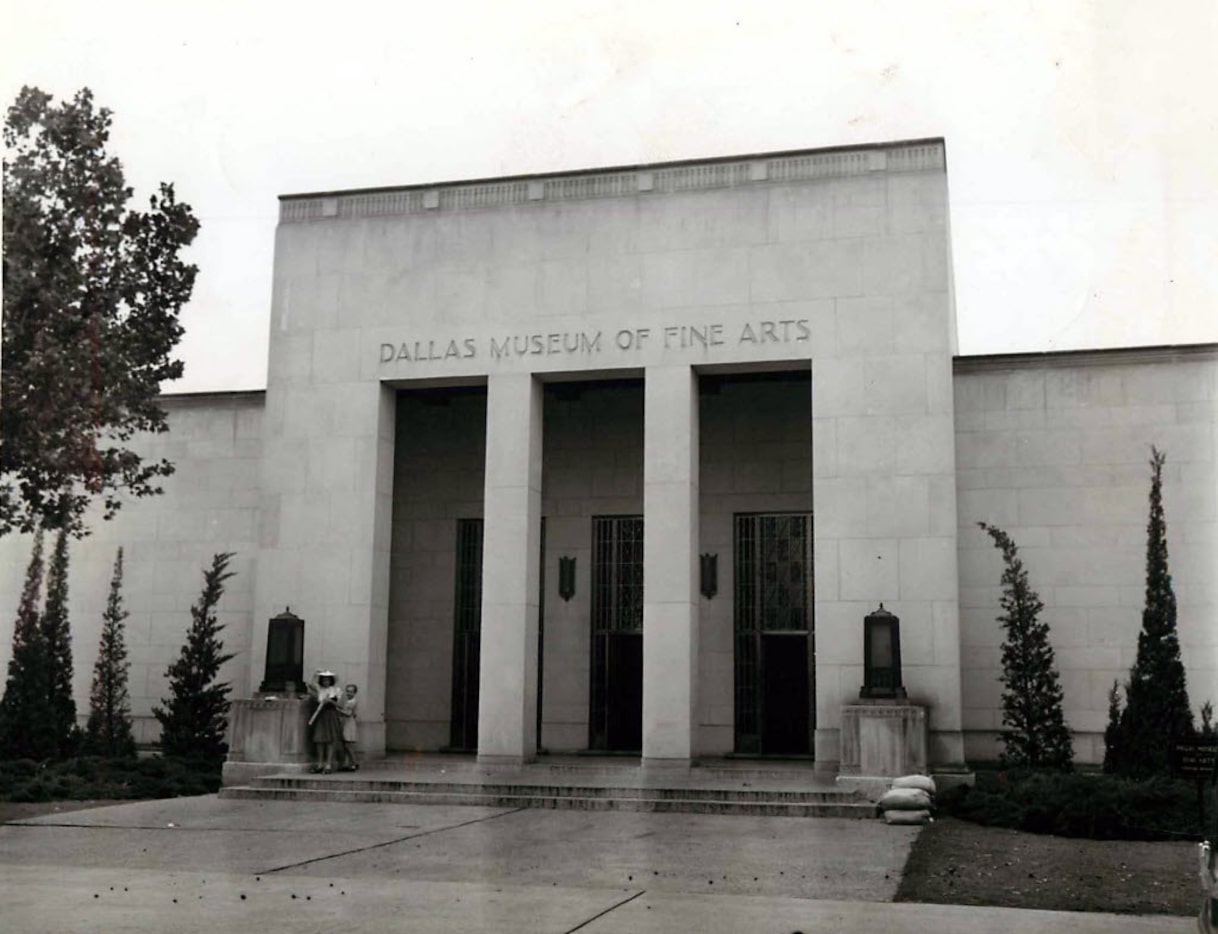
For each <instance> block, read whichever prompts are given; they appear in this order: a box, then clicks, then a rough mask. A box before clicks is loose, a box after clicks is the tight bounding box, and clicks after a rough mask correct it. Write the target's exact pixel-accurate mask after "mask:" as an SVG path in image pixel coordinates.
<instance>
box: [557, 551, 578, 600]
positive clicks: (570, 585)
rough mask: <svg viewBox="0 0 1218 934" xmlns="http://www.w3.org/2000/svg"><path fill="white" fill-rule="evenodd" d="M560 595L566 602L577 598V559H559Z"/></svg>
mask: <svg viewBox="0 0 1218 934" xmlns="http://www.w3.org/2000/svg"><path fill="white" fill-rule="evenodd" d="M558 595H559V596H560V597H562V598H563V599H564V600H570V599H571V598H572V597H574V596H575V559H574V558H570V557H563V558H559V559H558Z"/></svg>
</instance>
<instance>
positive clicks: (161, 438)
mask: <svg viewBox="0 0 1218 934" xmlns="http://www.w3.org/2000/svg"><path fill="white" fill-rule="evenodd" d="M164 405H165V408H166V409H167V410H168V413H169V432H168V433H167V434H161V435H155V436H147V435H145V436H141V437H139V438H138V439H137V440H136V442H135V443H134V444H133V447H135V448H136V449H138V450H139V451H140V452H141V453H143V454H144V455H146V456H147V457H149V458H158V459H159V458H161V457H166V458H168V459H169V460H170V461H172V462H173V463H174V464H175V465H176V466H177V472H176V473H175V474H174V475H173V476H172V477H169V478H168V479H167V480H165V481H164V482H163V483H162V486H163V487H164V490H165V492H164V494H163V495H162V496H156V497H148V498H144V499H139V500H130V501H128V502H127V504H126V505H125V506H124V507H123V509H122V510H121V511H120V512H119V514H118V516H117V517H116V518H114V519H113V520H111V521H110V522H103V521H102V519H101V516H100V513H98V514H95V515H94V516H93V517H92V518H91V519H90V520H89V523H88V524H89V527H90V528H92V529H93V534H92V535H90V536H89V537H88V538H86V539H85V540H84V541H81V542H73V543H72V545H71V550H70V557H69V560H70V565H69V601H70V603H69V607H70V621H71V628H72V650H73V662H74V671H75V678H74V689H75V691H74V693H75V697H76V708H77V712H78V714H79V715H80V716H81V717H82V718H83V717H85V716H87V714H88V711H89V687H90V684H91V683H92V678H93V664H94V662H95V660H96V658H97V643H98V637H99V635H100V633H101V615H102V611H103V610H104V609H105V605H106V598H107V595H108V593H109V585H110V577H111V574H112V571H113V566H114V557H115V552H116V551H117V549H118V548H119V547H120V546H121V547H122V548H123V554H124V559H123V560H124V577H123V597H124V600H125V602H126V606H127V609H128V610H129V611H130V613H131V615H130V616H129V617H128V619H127V649H128V657H129V659H130V662H131V670H130V675H129V685H128V686H129V690H130V692H131V704H132V712H133V714H134V715H135V730H136V740H137V741H138V742H141V743H149V742H156V741H157V740H158V738H159V736H160V724H159V723H158V722H157V721H156V720H155V719H154V718H153V717H152V708H153V707H154V706H157V705H159V704H160V701H161V699H162V698H163V697H165V696H166V694H167V691H168V688H167V683H168V682H167V680H166V678H165V669H166V668H167V667H168V666H169V664H170V663H171V662H173V661H174V660H175V659H176V658H177V656H178V653H179V651H180V649H181V647H182V643H183V641H184V639H185V633H186V630H187V628H188V627H189V625H190V606H191V604H192V603H194V602H195V600H196V599H198V596H199V591H200V590H201V588H202V585H203V568H204V567H205V566H207V565H209V564H210V562H211V556H212V555H213V554H215V553H216V552H219V551H233V552H236V557H234V559H233V560H232V562H231V565H230V567H231V569H232V570H234V571H235V572H236V576H235V577H233V578H232V579H231V580H230V581H229V582H228V584H227V585H226V589H225V593H224V597H223V599H222V601H221V604H220V611H219V618H220V621H221V622H222V623H223V624H224V625H225V627H226V629H225V632H224V634H223V639H224V644H225V650H226V651H230V652H235V653H236V658H234V659H233V660H232V661H231V662H230V663H229V664H228V665H226V666H225V667H224V669H223V670H222V672H221V675H220V676H221V678H222V679H224V680H228V681H231V682H232V683H233V686H234V695H233V696H235V697H239V696H243V695H244V694H245V690H246V685H247V684H248V683H249V682H250V678H251V674H250V670H249V656H250V653H249V649H250V633H251V630H252V625H251V620H252V613H253V593H254V577H255V573H256V562H255V551H256V547H257V541H258V508H259V494H258V482H259V481H258V477H259V474H258V471H259V463H260V456H261V448H262V414H263V408H262V406H263V394H262V393H260V392H245V393H215V394H207V395H200V396H167V397H166V398H165V399H164ZM30 544H31V542H30V539H29V538H28V537H25V536H5V537H4V538H0V614H2V615H0V671H3V672H7V670H8V659H9V657H10V655H11V652H12V625H13V619H14V616H15V612H16V608H17V601H18V599H19V597H20V593H21V586H22V582H23V580H24V576H25V570H26V566H27V565H28V562H29V554H30ZM48 548H49V542H48ZM282 609H283V607H279V610H282ZM261 676H262V675H261V672H260V671H259V672H258V673H257V675H256V676H255V677H256V678H258V679H260V678H261ZM82 722H83V720H82Z"/></svg>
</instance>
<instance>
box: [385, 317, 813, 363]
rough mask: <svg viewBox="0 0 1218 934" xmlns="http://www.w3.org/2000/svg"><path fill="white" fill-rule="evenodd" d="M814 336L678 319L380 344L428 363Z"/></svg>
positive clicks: (698, 347) (406, 359)
mask: <svg viewBox="0 0 1218 934" xmlns="http://www.w3.org/2000/svg"><path fill="white" fill-rule="evenodd" d="M811 338H812V329H811V327H810V326H809V324H808V319H807V318H784V319H779V320H775V321H766V320H762V321H746V322H745V323H744V324H742V325H740V326H739V327H738V329H737V328H734V327H733V328H732V329H731V330H729V327H728V325H725V324H722V323H718V322H711V323H706V324H680V325H677V324H674V325H667V326H665V327H657V328H620V329H617V330H608V331H602V330H588V331H549V332H546V333H540V332H539V333H522V334H502V335H498V336H491V337H487V338H485V339H479V338H475V337H457V338H444V339H435V338H429V339H426V340H404V341H399V342H396V343H389V342H384V343H382V344H381V345H380V349H379V352H380V362H381V363H382V364H384V365H388V364H395V363H402V364H404V363H412V364H420V363H428V362H432V361H446V360H475V359H479V358H482V359H489V360H491V361H496V360H509V359H515V358H521V357H553V356H565V357H594V356H598V355H605V354H617V355H621V354H634V353H638V352H639V351H642V350H649V349H652V348H656V347H658V348H660V349H662V350H665V351H674V350H677V351H680V350H689V351H710V350H712V349H713V348H715V347H724V346H727V345H729V344H731V345H734V346H738V347H742V346H758V345H761V344H799V343H807V342H808V341H809V340H811Z"/></svg>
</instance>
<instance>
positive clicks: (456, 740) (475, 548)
mask: <svg viewBox="0 0 1218 934" xmlns="http://www.w3.org/2000/svg"><path fill="white" fill-rule="evenodd" d="M481 639H482V520H481V519H458V520H457V566H456V594H455V599H454V600H453V691H452V714H451V717H450V720H449V739H448V745H449V747H450V748H451V749H453V750H459V751H462V752H473V751H475V750H476V749H477V748H478V683H479V682H478V666H479V664H480V661H481V658H480V651H479V649H480V643H481Z"/></svg>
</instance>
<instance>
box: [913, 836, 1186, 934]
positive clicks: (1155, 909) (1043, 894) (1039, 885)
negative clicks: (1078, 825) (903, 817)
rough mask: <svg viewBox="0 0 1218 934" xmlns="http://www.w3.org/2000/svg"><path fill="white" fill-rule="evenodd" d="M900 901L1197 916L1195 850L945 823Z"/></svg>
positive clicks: (922, 846)
mask: <svg viewBox="0 0 1218 934" xmlns="http://www.w3.org/2000/svg"><path fill="white" fill-rule="evenodd" d="M896 901H898V902H935V903H939V904H949V905H996V906H1000V907H1005V908H1041V909H1048V910H1055V911H1106V912H1117V913H1120V914H1165V915H1191V916H1195V915H1196V914H1197V911H1198V909H1199V907H1200V905H1201V889H1200V886H1199V884H1198V881H1197V844H1195V843H1145V842H1134V841H1126V840H1115V841H1110V840H1081V839H1073V838H1066V837H1051V836H1046V835H1041V834H1029V833H1020V832H1019V831H1017V830H1006V829H1004V828H1001V827H983V826H981V825H980V824H973V823H969V822H967V821H962V820H956V819H954V818H950V817H946V818H940V819H937V820H936V821H935V823H933V824H930V825H928V826H926V827H924V828H922V832H921V833H920V834H919V835H918V839H917V840H916V841H915V843H914V846H913V850H912V852H911V853H910V856H909V862H908V863H907V864H906V867H905V875H904V877H903V878H902V880H901V885H900V887H899V888H898V889H897V896H896Z"/></svg>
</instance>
